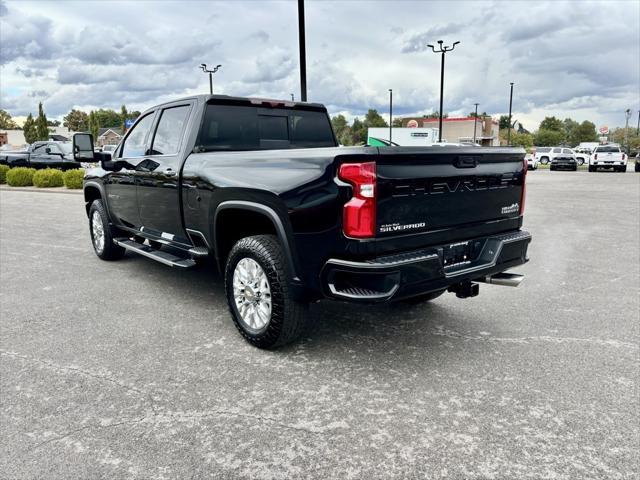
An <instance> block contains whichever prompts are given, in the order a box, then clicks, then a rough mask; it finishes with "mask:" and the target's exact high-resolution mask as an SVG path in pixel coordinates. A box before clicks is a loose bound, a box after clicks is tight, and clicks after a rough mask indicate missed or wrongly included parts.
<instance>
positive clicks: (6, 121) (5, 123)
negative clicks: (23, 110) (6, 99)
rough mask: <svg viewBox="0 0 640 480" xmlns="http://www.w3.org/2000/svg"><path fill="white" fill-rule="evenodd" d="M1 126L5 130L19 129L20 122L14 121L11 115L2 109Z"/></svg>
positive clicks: (0, 112) (0, 113)
mask: <svg viewBox="0 0 640 480" xmlns="http://www.w3.org/2000/svg"><path fill="white" fill-rule="evenodd" d="M0 128H2V129H4V130H17V129H18V128H19V127H18V124H17V123H16V122H14V121H13V118H11V115H10V114H9V112H7V111H6V110H0Z"/></svg>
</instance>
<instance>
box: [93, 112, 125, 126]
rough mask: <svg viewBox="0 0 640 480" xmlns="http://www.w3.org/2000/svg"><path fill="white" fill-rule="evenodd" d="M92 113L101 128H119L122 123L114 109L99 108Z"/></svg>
mask: <svg viewBox="0 0 640 480" xmlns="http://www.w3.org/2000/svg"><path fill="white" fill-rule="evenodd" d="M93 113H94V115H95V116H96V118H97V119H98V124H99V125H100V127H101V128H119V127H120V126H121V125H122V117H121V116H120V114H119V113H118V112H116V111H115V110H111V109H103V108H101V109H99V110H96V111H95V112H93Z"/></svg>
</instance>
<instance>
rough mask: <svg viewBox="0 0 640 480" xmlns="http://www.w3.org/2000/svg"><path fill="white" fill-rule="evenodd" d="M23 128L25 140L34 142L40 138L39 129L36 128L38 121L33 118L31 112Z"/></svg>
mask: <svg viewBox="0 0 640 480" xmlns="http://www.w3.org/2000/svg"><path fill="white" fill-rule="evenodd" d="M22 130H23V133H24V141H25V142H27V143H33V142H35V141H37V140H38V131H37V129H36V122H35V121H34V120H33V115H31V114H29V116H28V117H27V119H26V120H25V122H24V125H23V126H22Z"/></svg>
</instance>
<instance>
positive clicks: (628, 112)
mask: <svg viewBox="0 0 640 480" xmlns="http://www.w3.org/2000/svg"><path fill="white" fill-rule="evenodd" d="M624 116H625V117H626V123H625V126H624V146H625V147H626V149H627V155H629V151H630V149H629V119H630V118H631V109H630V108H627V109H626V110H625V111H624Z"/></svg>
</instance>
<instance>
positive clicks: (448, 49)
mask: <svg viewBox="0 0 640 480" xmlns="http://www.w3.org/2000/svg"><path fill="white" fill-rule="evenodd" d="M443 43H444V42H443V41H442V40H438V50H436V49H435V48H434V46H433V45H427V47H429V48H431V50H432V51H433V53H441V54H442V61H441V62H440V112H439V113H440V118H439V120H438V130H439V131H438V142H442V99H443V97H444V55H445V53H447V52H451V51H453V49H454V48H456V45H457V44H459V43H460V42H453V45H451V46H450V47H447V46H443Z"/></svg>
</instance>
